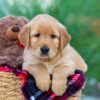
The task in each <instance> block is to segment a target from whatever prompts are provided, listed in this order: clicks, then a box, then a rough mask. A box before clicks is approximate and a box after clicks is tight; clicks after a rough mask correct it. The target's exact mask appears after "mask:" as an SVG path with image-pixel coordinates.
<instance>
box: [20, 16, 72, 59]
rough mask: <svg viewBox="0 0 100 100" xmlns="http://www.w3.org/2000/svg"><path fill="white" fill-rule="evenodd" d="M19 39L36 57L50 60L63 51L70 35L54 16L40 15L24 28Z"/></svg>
mask: <svg viewBox="0 0 100 100" xmlns="http://www.w3.org/2000/svg"><path fill="white" fill-rule="evenodd" d="M19 39H20V40H21V41H22V42H23V44H24V45H25V46H27V47H28V48H30V49H31V50H32V53H33V55H34V56H35V57H36V58H38V59H41V60H49V59H52V58H54V57H55V56H56V55H57V54H58V53H59V52H62V49H63V48H64V47H65V46H66V45H67V43H68V42H69V40H70V36H69V35H68V34H67V33H66V31H65V29H63V28H62V25H61V24H60V23H59V22H58V21H56V20H55V19H54V18H53V17H51V16H48V15H40V16H38V17H36V18H35V19H33V20H32V21H31V22H30V23H29V24H28V25H26V26H25V27H24V28H23V31H22V32H21V34H20V36H19Z"/></svg>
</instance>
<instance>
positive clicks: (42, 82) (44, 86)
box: [36, 77, 51, 92]
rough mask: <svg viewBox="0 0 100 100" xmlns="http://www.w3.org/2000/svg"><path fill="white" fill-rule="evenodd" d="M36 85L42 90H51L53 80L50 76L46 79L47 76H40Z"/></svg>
mask: <svg viewBox="0 0 100 100" xmlns="http://www.w3.org/2000/svg"><path fill="white" fill-rule="evenodd" d="M36 85H37V87H38V88H39V89H40V90H41V91H43V92H45V91H48V90H49V88H50V85H51V80H50V78H47V79H46V78H45V77H42V78H41V79H40V78H39V79H37V80H36Z"/></svg>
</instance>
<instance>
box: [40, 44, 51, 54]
mask: <svg viewBox="0 0 100 100" xmlns="http://www.w3.org/2000/svg"><path fill="white" fill-rule="evenodd" d="M48 52H49V48H48V47H47V46H43V47H41V53H42V54H48Z"/></svg>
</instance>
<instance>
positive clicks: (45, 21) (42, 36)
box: [19, 14, 87, 95]
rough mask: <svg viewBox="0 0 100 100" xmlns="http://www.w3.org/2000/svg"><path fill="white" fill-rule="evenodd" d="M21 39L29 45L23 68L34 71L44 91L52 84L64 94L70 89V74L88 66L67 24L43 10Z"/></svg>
mask: <svg viewBox="0 0 100 100" xmlns="http://www.w3.org/2000/svg"><path fill="white" fill-rule="evenodd" d="M19 39H20V41H22V43H23V44H24V45H25V46H26V48H25V50H24V63H23V69H24V70H27V71H28V72H29V73H30V74H31V75H33V77H34V78H35V80H36V85H37V87H38V88H39V89H40V90H42V91H47V90H48V89H49V88H50V87H51V89H52V90H53V92H54V93H55V94H57V95H62V94H63V93H64V92H65V91H66V89H67V86H66V83H67V77H68V76H69V75H71V74H73V73H74V71H75V69H80V70H82V71H83V72H85V71H86V70H87V65H86V63H85V62H84V60H83V59H82V57H81V56H80V55H79V54H78V53H77V52H76V51H75V49H73V48H72V47H71V46H70V44H69V42H70V39H71V37H70V35H69V34H68V33H67V30H66V28H65V27H64V26H63V25H62V24H61V23H60V22H58V21H57V20H56V19H55V18H53V17H52V16H49V15H47V14H41V15H38V16H36V17H35V18H33V19H32V20H31V21H30V22H29V23H28V24H27V25H25V27H24V28H23V30H22V32H21V33H20V35H19ZM50 75H52V80H51V79H50Z"/></svg>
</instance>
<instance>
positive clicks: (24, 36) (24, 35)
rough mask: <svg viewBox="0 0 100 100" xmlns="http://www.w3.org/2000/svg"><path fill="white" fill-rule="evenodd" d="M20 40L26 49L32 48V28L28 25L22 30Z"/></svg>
mask: <svg viewBox="0 0 100 100" xmlns="http://www.w3.org/2000/svg"><path fill="white" fill-rule="evenodd" d="M18 38H19V40H20V41H21V42H22V44H23V45H24V46H25V47H26V48H29V46H30V27H29V26H28V25H25V26H24V27H23V28H22V30H21V32H20V34H19V36H18Z"/></svg>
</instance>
